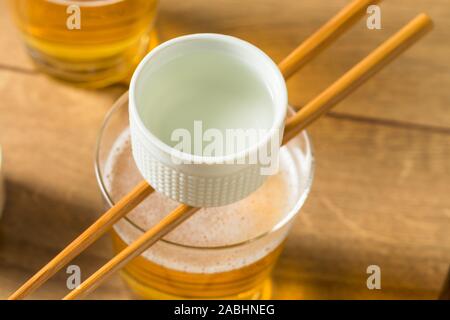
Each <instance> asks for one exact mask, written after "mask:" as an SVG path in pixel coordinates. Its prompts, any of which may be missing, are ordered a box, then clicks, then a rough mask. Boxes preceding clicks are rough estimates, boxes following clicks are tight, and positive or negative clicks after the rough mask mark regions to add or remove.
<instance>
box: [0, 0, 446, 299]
mask: <svg viewBox="0 0 450 320" xmlns="http://www.w3.org/2000/svg"><path fill="white" fill-rule="evenodd" d="M4 2H5V1H4V0H1V1H0V30H1V32H0V141H1V144H2V146H3V149H4V157H5V163H4V165H5V174H6V182H7V204H6V210H5V212H4V216H3V218H2V220H0V298H6V297H7V296H8V295H9V294H10V293H11V292H13V291H14V289H16V288H17V287H18V286H19V285H20V284H21V283H22V282H23V281H24V280H26V279H27V278H28V277H29V276H31V275H32V274H33V273H34V272H35V271H37V270H38V269H39V268H40V267H41V266H42V265H43V264H44V263H45V262H47V261H48V260H49V259H50V258H52V257H53V256H54V255H55V254H56V253H57V252H58V251H60V250H61V249H62V248H63V247H64V246H65V245H66V244H68V243H69V241H71V240H72V239H73V238H74V237H75V236H76V235H78V234H79V233H80V232H81V231H82V230H83V229H85V228H86V227H87V226H88V225H89V224H90V223H91V222H92V221H94V219H96V217H98V214H99V213H100V212H101V211H102V202H101V197H100V193H99V191H98V188H97V185H96V181H95V177H94V171H93V150H94V142H95V138H96V134H97V131H98V129H99V126H100V123H101V121H102V118H103V116H104V114H105V112H106V111H107V110H108V109H109V107H110V106H111V105H112V103H113V101H114V100H115V99H116V98H117V97H118V96H119V95H120V94H121V93H122V92H124V91H125V90H126V88H125V87H112V88H108V89H104V90H97V91H89V90H83V89H78V88H73V87H70V86H67V85H65V84H62V83H59V82H57V81H55V80H54V79H51V78H49V77H48V76H46V75H44V74H41V73H39V72H37V71H36V70H35V69H34V67H33V65H32V63H31V62H30V60H29V58H28V57H27V56H26V53H25V52H24V49H23V47H22V43H21V41H20V39H19V37H18V34H17V31H16V29H15V28H14V27H13V25H12V23H11V21H10V18H9V17H8V15H7V10H6V8H5V3H4ZM161 2H162V4H161V10H160V16H159V20H158V31H159V34H160V36H161V38H162V39H163V40H165V39H169V38H172V37H175V36H178V35H182V34H187V33H194V32H220V33H226V34H231V35H234V36H238V37H241V38H243V39H246V40H248V41H251V42H252V43H254V44H256V45H257V46H259V47H260V48H262V49H263V50H265V51H266V52H267V53H268V54H269V55H270V56H272V57H273V58H274V60H275V61H279V60H280V59H281V58H282V57H284V56H285V55H286V54H287V53H289V51H290V50H291V49H293V48H294V47H295V46H296V45H297V44H298V43H299V42H300V41H302V40H303V39H305V38H306V37H307V36H308V35H309V34H311V33H312V32H313V31H314V30H315V29H316V28H318V27H319V26H320V25H321V24H322V23H324V22H325V21H326V20H327V19H328V18H329V17H331V16H332V15H333V14H334V13H335V12H337V11H338V10H339V9H340V8H341V7H342V6H344V5H345V4H346V3H347V2H348V1H346V0H334V1H322V2H320V1H317V0H302V1H299V0H258V1H256V0H252V1H250V0H247V1H241V0H239V1H238V0H227V1H214V2H212V1H204V0H190V1H175V0H163V1H161ZM421 11H425V12H427V13H429V14H430V15H431V17H433V19H434V20H435V23H436V26H435V29H434V31H433V32H432V33H431V34H429V35H428V36H427V37H426V38H424V39H423V40H421V41H420V43H418V44H417V45H416V46H414V47H413V48H412V49H410V50H409V51H408V52H407V53H406V54H404V55H403V56H402V57H401V58H400V59H399V60H397V61H395V62H394V63H392V64H391V65H390V66H389V67H388V68H387V69H385V70H383V71H382V72H381V73H380V74H378V75H377V76H376V77H375V78H374V79H372V80H370V81H369V82H368V83H367V84H365V85H364V87H362V88H361V89H359V90H358V91H357V92H355V93H354V94H353V95H352V96H351V97H349V98H348V99H346V101H345V102H343V103H341V104H340V105H339V106H338V107H337V108H336V109H334V111H333V112H331V113H330V114H329V115H328V116H326V117H325V118H324V119H322V120H321V121H319V122H318V123H317V124H315V125H314V126H313V127H312V128H311V129H310V134H311V136H312V139H313V142H314V148H315V157H316V161H317V167H316V174H315V179H314V183H313V188H312V192H311V195H310V197H309V199H308V200H307V202H306V205H305V207H304V209H303V212H302V213H301V215H300V217H299V218H298V219H297V220H296V222H295V225H294V227H293V230H292V232H291V234H290V236H289V238H288V241H287V245H286V250H285V251H284V253H283V255H282V257H281V260H280V262H279V264H278V266H277V268H276V270H275V272H274V282H275V286H274V290H275V291H274V292H275V295H274V297H275V298H280V299H283V298H293V299H305V298H306V299H311V298H319V299H327V298H339V299H340V298H343V299H353V298H356V299H361V298H369V299H372V298H386V299H391V298H426V299H429V298H430V299H433V298H436V297H437V296H438V293H439V290H440V288H441V287H442V285H443V282H444V279H445V276H446V273H447V270H448V267H449V264H450V160H449V159H450V109H449V108H450V92H449V91H450V45H449V43H448V39H450V20H449V17H450V6H449V5H448V1H447V0H434V1H432V2H430V1H427V0H414V1H412V0H409V1H406V0H404V1H400V0H391V1H385V2H384V3H382V23H383V25H382V27H383V29H382V30H372V31H371V30H368V29H367V28H366V27H365V21H364V20H362V21H360V22H359V23H358V24H357V25H356V26H355V27H354V28H352V30H350V31H349V32H347V33H346V34H345V35H344V36H343V37H342V38H340V39H339V40H338V41H337V42H336V43H335V44H334V45H333V46H332V47H330V48H328V49H327V50H326V51H325V52H323V53H321V54H320V56H318V57H317V58H316V59H314V60H313V61H312V62H311V63H310V64H308V66H306V67H305V68H304V69H303V70H302V71H301V72H300V73H299V74H298V75H296V76H295V77H294V78H292V79H291V80H290V81H289V95H290V97H289V100H290V102H291V103H292V104H293V105H295V106H301V105H303V104H304V103H305V102H307V101H308V100H309V99H311V98H312V97H313V96H314V95H316V94H317V93H319V92H320V91H321V90H322V89H323V88H325V87H326V86H327V85H329V84H330V83H331V82H332V81H333V80H334V79H336V78H337V77H338V76H339V75H341V74H342V73H343V72H344V71H346V70H347V69H348V68H349V67H351V66H352V65H353V64H354V63H356V62H357V61H358V60H359V59H361V58H362V57H363V56H364V55H366V54H367V53H368V52H369V51H370V50H371V49H373V48H374V47H375V46H376V45H378V44H379V43H380V42H381V41H382V40H383V39H385V38H386V37H387V36H388V35H390V34H392V33H393V32H394V31H396V30H397V29H398V28H400V27H401V26H402V25H403V24H405V23H406V22H407V21H408V20H410V19H411V18H413V17H414V16H415V15H416V14H417V13H419V12H421ZM109 257H111V248H110V244H109V239H108V238H107V237H104V238H103V239H101V241H99V242H98V243H96V244H95V245H94V246H92V247H91V248H89V249H88V250H87V251H86V252H85V253H83V254H82V255H81V256H80V257H79V258H77V259H76V260H75V262H74V263H76V264H78V265H80V266H81V268H82V271H83V277H84V278H86V277H87V276H88V275H89V274H91V273H92V272H93V271H94V270H96V268H98V267H99V266H100V265H101V264H103V263H104V262H105V261H107V259H108V258H109ZM373 264H374V265H378V266H380V267H381V272H382V289H381V290H368V289H367V287H366V279H367V276H368V275H367V274H366V268H367V266H369V265H373ZM66 277H67V275H66V274H65V271H64V270H63V271H61V272H59V273H58V274H57V275H56V276H55V277H53V278H52V280H51V281H49V282H48V283H47V284H46V285H45V286H44V287H42V288H41V289H40V290H38V291H37V292H36V293H34V294H33V295H32V297H33V298H38V299H42V298H43V299H46V298H60V297H62V296H63V295H65V294H66V293H67V289H66V286H65V282H66ZM89 297H90V298H95V299H108V298H117V299H128V298H132V297H133V296H132V294H131V293H130V292H129V291H128V290H127V289H126V287H125V285H124V284H123V283H122V281H121V280H120V278H119V277H118V276H114V277H112V278H111V279H109V280H108V281H106V282H105V283H104V284H103V285H102V286H101V287H100V288H99V289H97V290H96V291H95V292H94V293H93V294H91V295H90V296H89Z"/></svg>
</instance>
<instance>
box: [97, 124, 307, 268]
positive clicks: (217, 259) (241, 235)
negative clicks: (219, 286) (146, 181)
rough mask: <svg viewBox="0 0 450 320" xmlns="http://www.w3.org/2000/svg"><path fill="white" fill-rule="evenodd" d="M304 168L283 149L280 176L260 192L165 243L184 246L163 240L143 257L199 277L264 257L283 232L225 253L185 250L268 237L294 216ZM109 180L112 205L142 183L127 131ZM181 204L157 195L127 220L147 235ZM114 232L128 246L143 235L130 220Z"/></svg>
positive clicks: (210, 211) (110, 164)
mask: <svg viewBox="0 0 450 320" xmlns="http://www.w3.org/2000/svg"><path fill="white" fill-rule="evenodd" d="M297 156H298V154H297ZM300 160H301V159H300ZM299 163H301V161H300V162H299V159H296V158H295V154H294V153H293V152H291V150H289V148H282V149H281V150H280V170H279V172H278V173H277V174H276V175H273V176H270V177H268V178H267V181H266V182H265V183H264V184H263V185H262V186H261V187H260V188H259V189H258V190H257V191H255V192H254V193H253V194H251V195H250V196H248V197H247V198H245V199H243V200H241V201H238V202H236V203H233V204H230V205H227V206H223V207H214V208H203V209H201V210H199V211H198V212H197V213H195V214H194V215H193V216H192V217H191V218H189V219H188V220H186V221H185V222H183V223H182V224H181V225H180V226H178V227H177V228H176V229H175V230H173V231H172V232H171V233H169V234H168V235H167V236H166V237H165V238H164V239H165V240H168V241H170V242H174V243H177V244H181V245H182V246H176V245H172V244H169V243H164V242H161V241H160V242H158V243H157V244H155V245H154V246H153V247H152V248H151V249H149V250H147V251H146V252H145V253H144V257H146V258H147V259H149V260H151V261H152V262H154V263H157V264H160V265H162V266H165V267H167V268H171V269H176V270H181V271H188V272H199V273H214V272H224V271H230V270H233V269H237V268H241V267H243V266H245V265H248V264H251V263H253V262H256V261H257V260H259V259H261V258H263V257H264V256H265V255H267V254H268V253H270V252H271V251H272V250H274V249H275V248H276V247H277V246H278V245H279V244H280V243H281V242H282V241H283V239H284V232H285V231H286V230H280V231H279V232H278V233H279V234H278V236H277V235H276V234H274V235H272V236H270V237H263V238H260V239H259V240H257V241H253V242H252V243H250V244H247V245H244V246H238V247H234V248H230V249H224V250H217V249H215V250H214V249H204V250H201V249H194V248H187V247H185V246H190V247H199V248H210V247H218V246H230V245H234V244H237V243H241V242H244V241H247V240H249V239H253V238H255V237H258V236H260V235H261V234H264V233H267V232H269V231H270V230H271V229H272V228H273V227H274V226H275V225H276V224H277V223H279V222H280V221H281V220H283V218H286V215H287V214H289V213H290V212H291V210H292V209H293V207H294V206H295V204H296V202H297V200H298V197H299V193H300V192H302V188H303V190H304V188H305V186H302V185H301V184H302V182H303V183H304V181H306V180H307V179H302V178H303V177H305V173H306V171H304V170H302V167H301V166H299ZM105 176H106V177H105V183H106V188H107V190H108V191H109V193H110V196H111V198H112V199H113V201H117V200H118V199H120V198H122V197H123V196H124V195H125V194H127V193H128V192H129V191H130V190H131V189H132V188H133V187H134V186H135V185H136V184H137V183H138V182H140V181H141V180H142V177H141V175H140V174H139V172H138V170H137V168H136V166H135V163H134V160H133V157H132V154H131V149H130V136H129V132H128V131H124V132H123V133H122V134H121V135H120V136H119V138H118V139H117V140H116V142H115V143H114V146H113V148H112V150H111V153H110V155H109V157H108V159H107V162H106V165H105ZM178 205H179V204H178V203H176V202H175V201H173V200H171V199H169V198H167V197H165V196H164V195H161V194H159V193H157V192H154V193H152V194H151V195H150V196H149V197H148V198H147V199H145V200H144V201H143V202H142V203H141V204H140V205H139V206H138V207H136V208H135V209H134V210H133V211H132V212H131V213H130V214H129V215H128V218H129V219H130V220H131V221H132V222H133V223H134V224H135V225H137V226H139V227H140V228H141V229H143V230H148V229H149V228H151V227H152V226H154V225H155V224H156V223H157V222H158V221H160V220H161V219H162V218H163V217H164V216H165V215H167V214H168V213H169V212H170V211H171V210H173V209H175V208H176V207H177V206H178ZM115 229H116V231H117V232H118V234H119V235H120V236H121V238H122V239H123V240H124V241H125V242H126V243H131V242H132V241H134V240H135V239H136V238H137V237H138V236H139V235H140V234H142V231H138V229H137V228H135V227H134V226H132V225H131V224H130V223H129V222H126V221H121V222H120V223H119V224H117V225H116V227H115ZM183 246H184V247H183Z"/></svg>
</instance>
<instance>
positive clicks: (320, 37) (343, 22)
mask: <svg viewBox="0 0 450 320" xmlns="http://www.w3.org/2000/svg"><path fill="white" fill-rule="evenodd" d="M378 2H380V0H374V1H370V0H365V1H352V2H351V3H349V4H348V5H347V6H345V7H344V8H343V9H342V10H341V11H339V12H338V13H337V14H336V15H335V16H334V17H333V18H331V19H330V20H329V21H328V22H326V23H325V24H324V25H323V26H322V27H320V29H319V30H317V31H316V32H315V33H313V34H312V35H311V36H310V37H308V39H306V40H305V41H303V43H302V44H301V45H300V46H298V47H297V49H295V50H294V51H292V52H291V54H289V56H287V57H286V58H285V59H284V60H283V61H282V62H281V63H280V64H279V65H278V66H279V68H280V70H281V72H282V73H283V76H284V77H285V78H289V77H290V76H292V75H293V74H294V73H295V72H297V71H298V70H299V69H300V68H301V67H302V66H304V65H305V64H306V63H307V62H308V61H309V60H310V59H311V58H313V57H314V56H316V55H317V54H318V53H319V52H320V51H321V50H322V49H324V48H325V47H326V45H327V44H330V43H331V42H332V41H333V40H335V39H336V38H337V37H338V36H339V35H341V34H342V33H343V32H344V31H345V30H346V29H347V28H348V27H350V26H351V25H352V24H353V23H354V22H356V21H357V20H358V19H359V18H360V17H361V16H362V15H364V14H365V13H366V8H367V7H368V6H369V5H371V4H375V3H378ZM299 57H300V59H299ZM293 61H295V62H294V63H292V62H293Z"/></svg>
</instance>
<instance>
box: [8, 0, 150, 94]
mask: <svg viewBox="0 0 450 320" xmlns="http://www.w3.org/2000/svg"><path fill="white" fill-rule="evenodd" d="M9 4H10V7H11V9H12V12H13V16H14V18H15V21H16V23H17V25H18V26H19V29H20V31H21V33H22V35H23V38H24V41H25V45H26V48H27V51H28V53H29V55H30V56H31V57H32V59H33V61H34V62H35V64H36V65H37V66H38V67H39V69H41V70H43V71H44V72H47V73H49V74H51V75H53V76H55V77H57V78H60V79H62V80H66V81H69V82H71V83H73V84H76V85H80V86H85V87H103V86H107V85H109V84H112V83H115V82H120V81H124V80H126V79H127V78H128V77H130V76H131V74H132V72H133V70H134V69H135V67H136V66H137V64H138V63H139V62H140V60H141V59H142V58H143V57H144V55H145V54H146V53H147V52H148V51H149V49H150V48H152V47H153V46H155V45H156V43H155V42H156V41H157V39H156V36H155V32H154V30H153V26H154V21H155V14H156V8H157V0H81V1H71V0H10V1H9Z"/></svg>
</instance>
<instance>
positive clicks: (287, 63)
mask: <svg viewBox="0 0 450 320" xmlns="http://www.w3.org/2000/svg"><path fill="white" fill-rule="evenodd" d="M376 2H378V1H375V0H372V1H371V0H355V1H352V2H351V3H350V4H348V5H347V6H346V7H344V8H343V9H342V10H341V11H340V12H339V13H338V14H336V15H335V16H334V17H333V18H331V19H330V20H329V22H327V23H326V24H325V25H324V26H323V27H321V28H320V29H319V30H318V31H316V32H315V33H314V34H313V35H311V36H310V37H308V38H307V39H306V40H305V41H304V42H303V43H302V44H301V45H300V46H298V47H297V48H296V49H295V50H294V51H293V52H292V53H291V54H290V55H289V56H288V57H287V58H285V59H284V60H283V61H282V62H281V63H280V64H279V67H280V70H281V72H282V74H283V75H284V77H285V79H286V80H287V79H288V78H289V77H290V76H292V75H293V74H294V73H295V72H296V71H297V70H299V69H300V68H301V67H302V66H303V65H304V64H305V63H306V62H307V61H309V60H310V59H311V58H312V57H313V56H314V55H315V54H316V53H317V52H318V49H319V48H320V47H323V46H324V45H325V44H328V43H330V42H331V41H332V40H334V39H336V38H337V36H338V35H339V34H340V33H342V30H344V29H345V27H348V26H349V25H350V24H351V23H352V22H355V21H356V18H358V17H359V16H360V15H361V14H363V13H364V12H365V8H366V7H367V6H368V5H370V4H372V3H376ZM152 192H153V188H151V186H150V185H149V184H148V183H147V182H145V181H142V182H141V183H140V184H139V185H138V186H136V187H135V189H133V190H132V191H131V192H130V193H129V194H127V195H126V196H125V197H124V198H123V199H122V200H121V201H119V202H118V203H117V204H115V205H114V206H113V207H112V208H110V209H109V210H108V211H107V212H106V213H104V214H103V215H102V216H101V217H100V218H99V219H98V220H97V221H96V222H95V223H94V224H92V225H91V226H90V227H89V228H88V229H86V230H85V231H84V232H83V233H82V234H81V235H80V236H78V237H77V238H76V239H75V240H74V241H73V242H71V243H70V244H69V245H68V246H67V247H66V248H64V249H63V251H61V252H60V253H59V254H58V255H57V256H56V257H54V258H53V259H52V260H51V261H50V262H49V263H47V264H46V265H45V266H44V267H42V269H41V270H39V271H38V272H37V273H36V274H35V275H34V276H33V277H31V278H30V279H29V280H28V281H27V282H25V283H24V284H23V285H22V286H21V287H20V288H19V289H18V290H17V291H16V292H14V293H13V294H12V295H11V296H9V297H8V299H9V300H16V299H23V298H24V297H26V296H27V295H29V294H30V293H31V292H33V291H34V290H36V289H37V288H39V287H40V286H41V285H42V284H43V283H45V281H47V280H48V279H49V278H50V277H52V276H53V275H54V274H55V273H56V272H57V271H58V270H60V269H61V268H62V267H64V266H65V265H66V264H67V263H68V262H69V261H71V260H72V259H73V258H75V257H76V256H77V255H78V254H80V253H81V252H82V251H83V250H85V249H86V248H87V247H88V246H89V245H91V244H92V243H93V242H94V241H95V240H97V239H98V238H100V237H101V236H102V235H103V234H104V233H105V232H106V231H108V230H109V228H111V226H112V225H113V224H114V223H116V222H117V221H118V220H120V219H121V218H123V217H124V216H125V215H127V213H128V212H130V211H131V210H132V209H133V208H134V207H135V206H136V205H137V204H138V203H140V202H141V201H142V200H143V199H145V198H146V197H147V196H148V195H150V194H151V193H152ZM128 202H131V203H130V204H131V205H130V204H128Z"/></svg>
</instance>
